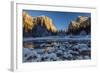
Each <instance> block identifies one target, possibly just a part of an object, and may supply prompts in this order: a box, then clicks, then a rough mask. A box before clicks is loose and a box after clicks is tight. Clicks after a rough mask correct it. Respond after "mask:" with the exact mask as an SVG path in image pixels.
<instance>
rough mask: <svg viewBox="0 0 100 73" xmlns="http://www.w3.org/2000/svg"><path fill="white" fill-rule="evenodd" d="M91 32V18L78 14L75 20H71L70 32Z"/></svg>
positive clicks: (76, 33) (75, 33)
mask: <svg viewBox="0 0 100 73" xmlns="http://www.w3.org/2000/svg"><path fill="white" fill-rule="evenodd" d="M83 32H84V34H91V18H90V17H87V16H78V17H77V18H76V20H75V21H71V22H70V24H69V27H68V34H74V35H78V34H81V33H83Z"/></svg>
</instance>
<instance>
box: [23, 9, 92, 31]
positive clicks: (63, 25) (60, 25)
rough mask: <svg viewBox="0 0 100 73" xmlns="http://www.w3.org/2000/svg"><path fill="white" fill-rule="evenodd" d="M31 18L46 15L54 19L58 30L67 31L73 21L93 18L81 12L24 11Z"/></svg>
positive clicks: (89, 14)
mask: <svg viewBox="0 0 100 73" xmlns="http://www.w3.org/2000/svg"><path fill="white" fill-rule="evenodd" d="M23 11H26V12H27V13H28V14H29V15H30V16H32V17H36V16H41V15H45V16H48V17H49V18H51V19H52V21H53V24H54V25H55V27H56V28H57V29H58V30H66V29H67V28H68V25H69V24H70V22H71V21H73V20H75V19H76V18H77V17H78V16H88V17H91V13H82V12H81V13H80V12H58V11H38V10H23Z"/></svg>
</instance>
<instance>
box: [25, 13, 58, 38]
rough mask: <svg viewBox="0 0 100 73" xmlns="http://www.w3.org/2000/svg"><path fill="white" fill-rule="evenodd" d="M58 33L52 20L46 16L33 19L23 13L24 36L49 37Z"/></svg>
mask: <svg viewBox="0 0 100 73" xmlns="http://www.w3.org/2000/svg"><path fill="white" fill-rule="evenodd" d="M56 31H57V29H56V27H55V26H54V24H53V21H52V19H51V18H49V17H47V16H44V15H41V16H37V17H32V16H30V15H29V14H28V13H26V12H23V36H33V37H37V36H48V35H51V34H54V33H55V32H56Z"/></svg>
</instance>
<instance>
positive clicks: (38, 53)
mask: <svg viewBox="0 0 100 73" xmlns="http://www.w3.org/2000/svg"><path fill="white" fill-rule="evenodd" d="M74 37H75V38H70V39H69V36H68V37H67V38H66V39H68V40H67V41H66V39H65V38H64V39H63V41H62V40H61V39H59V40H60V41H59V42H56V41H54V42H52V43H51V44H48V43H46V41H44V42H43V43H40V47H38V48H23V62H42V61H64V60H88V59H91V47H89V46H88V45H91V43H90V42H91V41H90V36H86V38H83V39H82V37H78V36H74ZM87 37H88V38H87ZM49 38H50V37H49ZM76 38H77V39H78V40H77V39H76ZM46 39H47V38H46ZM46 39H45V40H46ZM50 39H51V38H50ZM73 39H74V40H73ZM84 39H86V40H84ZM41 40H42V39H41ZM56 40H58V39H56ZM47 45H49V46H47ZM50 45H51V46H50ZM43 47H44V48H43Z"/></svg>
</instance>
